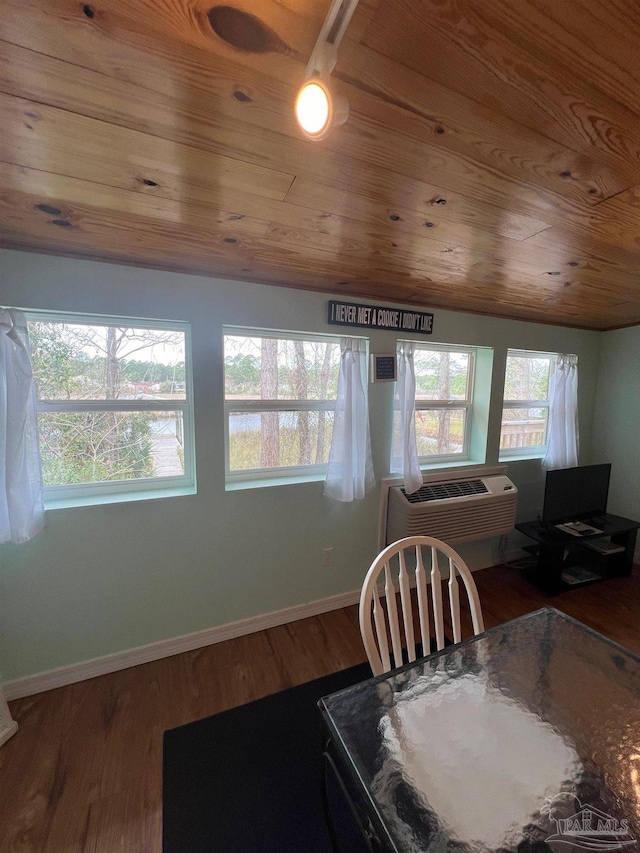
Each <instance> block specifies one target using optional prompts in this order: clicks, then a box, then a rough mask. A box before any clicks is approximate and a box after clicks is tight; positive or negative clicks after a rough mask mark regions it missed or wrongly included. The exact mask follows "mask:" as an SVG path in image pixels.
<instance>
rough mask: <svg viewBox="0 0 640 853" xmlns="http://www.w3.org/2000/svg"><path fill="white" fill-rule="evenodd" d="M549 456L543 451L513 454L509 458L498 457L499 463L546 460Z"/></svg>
mask: <svg viewBox="0 0 640 853" xmlns="http://www.w3.org/2000/svg"><path fill="white" fill-rule="evenodd" d="M546 455H547V451H546V450H541V451H539V452H538V453H513V454H509V456H498V462H504V463H505V464H507V463H508V462H524V461H526V460H527V459H544V457H545V456H546Z"/></svg>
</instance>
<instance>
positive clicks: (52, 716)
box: [0, 566, 640, 853]
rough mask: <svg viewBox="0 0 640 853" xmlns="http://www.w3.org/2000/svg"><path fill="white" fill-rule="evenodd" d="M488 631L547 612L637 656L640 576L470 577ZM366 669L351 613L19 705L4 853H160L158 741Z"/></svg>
mask: <svg viewBox="0 0 640 853" xmlns="http://www.w3.org/2000/svg"><path fill="white" fill-rule="evenodd" d="M474 577H475V579H476V583H477V585H478V589H479V592H480V598H481V602H482V608H483V612H484V616H485V623H486V626H487V627H492V626H494V625H497V624H499V623H501V622H504V621H507V620H509V619H512V618H514V617H516V616H519V615H521V614H523V613H527V612H529V611H531V610H535V609H537V608H538V607H541V606H543V605H546V604H551V605H552V606H554V607H557V608H558V609H560V610H563V611H564V612H566V613H568V614H569V615H571V616H574V617H575V618H577V619H580V620H581V621H583V622H585V623H586V624H588V625H590V626H592V627H593V628H595V629H596V630H598V631H601V632H602V633H603V634H606V635H607V636H608V637H610V638H611V639H613V640H616V641H617V642H619V643H622V644H623V645H625V646H627V647H628V648H629V649H631V650H633V651H634V652H636V653H640V569H639V568H637V567H636V569H635V570H634V574H633V576H631V577H629V578H621V579H618V580H612V581H606V582H604V583H600V584H597V585H594V586H590V587H585V588H583V589H576V590H572V591H571V592H567V593H564V594H562V595H561V596H558V597H557V598H553V599H549V598H547V597H545V596H544V595H542V593H540V592H538V591H537V590H536V589H535V588H534V587H532V586H530V585H529V584H527V583H526V582H525V581H524V580H522V579H521V578H520V576H519V575H518V573H517V571H516V570H514V569H507V568H505V567H502V566H498V567H494V568H491V569H485V570H484V571H481V572H477V573H475V575H474ZM364 658H365V656H364V651H363V648H362V644H361V641H360V632H359V629H358V624H357V611H356V607H355V606H354V607H349V608H345V609H342V610H336V611H334V612H332V613H326V614H324V615H321V616H316V617H312V618H310V619H304V620H301V621H299V622H294V623H291V624H289V625H284V626H281V627H278V628H272V629H270V630H268V631H262V632H260V633H257V634H252V635H250V636H247V637H241V638H239V639H235V640H229V641H227V642H225V643H220V644H218V645H215V646H209V647H207V648H204V649H199V650H196V651H193V652H188V653H185V654H181V655H176V656H175V657H171V658H165V659H164V660H160V661H155V662H153V663H149V664H145V665H143V666H138V667H134V668H132V669H128V670H124V671H122V672H117V673H113V674H111V675H105V676H102V677H101V678H94V679H92V680H90V681H85V682H82V683H80V684H74V685H72V686H70V687H63V688H60V689H58V690H52V691H49V692H47V693H42V694H39V695H37V696H31V697H27V698H25V699H20V700H17V701H16V702H13V703H12V704H11V710H12V713H13V715H14V717H15V719H16V720H17V721H18V723H19V725H20V729H19V732H18V734H17V735H16V736H15V737H14V738H12V740H10V741H9V742H8V743H7V744H6V745H5V746H3V747H2V749H0V850H2V851H3V853H159V851H160V850H161V847H162V839H161V822H162V734H163V732H164V730H165V729H170V728H173V727H175V726H179V725H182V724H184V723H188V722H190V721H192V720H197V719H199V718H202V717H206V716H209V715H210V714H215V713H217V712H219V711H223V710H225V709H227V708H231V707H234V706H236V705H239V704H242V703H245V702H250V701H252V700H254V699H258V698H260V697H262V696H265V695H267V694H269V693H273V692H275V691H277V690H282V689H285V688H287V687H291V686H293V685H295V684H300V683H302V682H304V681H308V680H310V679H313V678H319V677H321V676H323V675H326V674H328V673H330V672H333V671H336V670H339V669H343V668H345V667H349V666H352V665H354V664H356V663H359V662H361V661H363V660H364Z"/></svg>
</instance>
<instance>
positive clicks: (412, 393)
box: [391, 341, 422, 495]
mask: <svg viewBox="0 0 640 853" xmlns="http://www.w3.org/2000/svg"><path fill="white" fill-rule="evenodd" d="M396 355H397V360H398V380H397V382H396V401H395V412H394V417H395V423H394V428H393V441H392V442H391V471H392V473H394V474H401V475H402V477H403V479H404V488H405V491H406V493H407V494H409V495H410V494H412V493H413V492H417V491H418V489H419V488H420V487H421V486H422V471H421V470H420V463H419V461H418V445H417V442H416V373H415V367H414V363H413V343H412V342H411V341H398V344H397V347H396Z"/></svg>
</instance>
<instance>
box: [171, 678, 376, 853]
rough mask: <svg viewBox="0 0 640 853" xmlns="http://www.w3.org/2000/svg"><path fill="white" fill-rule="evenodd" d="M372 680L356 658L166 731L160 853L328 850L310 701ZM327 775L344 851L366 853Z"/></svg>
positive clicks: (315, 716) (317, 734)
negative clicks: (356, 663)
mask: <svg viewBox="0 0 640 853" xmlns="http://www.w3.org/2000/svg"><path fill="white" fill-rule="evenodd" d="M370 677H371V670H370V669H369V666H368V664H360V665H359V666H355V667H352V668H351V669H346V670H344V671H342V672H337V673H334V674H333V675H328V676H326V677H325V678H319V679H317V680H316V681H310V682H308V683H307V684H302V685H300V686H299V687H293V688H291V689H290V690H283V691H281V692H280V693H275V694H274V695H272V696H267V697H265V698H264V699H259V700H258V701H257V702H252V703H250V704H249V705H242V706H240V707H239V708H233V709H232V710H230V711H224V712H223V713H221V714H216V715H215V716H213V717H208V718H207V719H204V720H199V721H198V722H195V723H189V724H188V725H186V726H181V727H180V728H177V729H171V730H170V731H167V732H165V735H164V776H163V779H164V786H163V853H331V845H330V841H329V835H328V832H327V829H326V824H325V819H324V814H323V811H322V801H321V797H320V790H321V752H322V730H321V725H320V712H319V710H318V708H317V704H316V703H317V702H318V700H319V699H320V698H321V697H322V696H326V695H327V694H329V693H334V692H335V691H336V690H342V689H343V688H344V687H348V686H350V685H351V684H356V683H357V682H359V681H364V680H365V679H366V678H370ZM330 779H331V776H330ZM331 781H332V784H331V787H330V804H331V813H332V816H333V820H334V823H335V825H336V828H337V830H338V834H339V837H340V841H341V847H342V849H343V850H344V851H345V853H346V851H349V853H364V851H366V850H367V849H368V848H367V846H366V844H365V842H364V840H363V839H362V837H361V835H360V832H359V829H358V827H357V825H356V824H355V821H354V819H353V817H352V815H351V812H350V809H349V806H348V805H347V804H346V802H345V800H344V798H343V796H342V793H341V792H340V790H339V789H338V786H337V784H336V783H335V782H334V781H333V780H331Z"/></svg>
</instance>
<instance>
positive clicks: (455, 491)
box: [400, 480, 489, 504]
mask: <svg viewBox="0 0 640 853" xmlns="http://www.w3.org/2000/svg"><path fill="white" fill-rule="evenodd" d="M400 491H401V492H402V493H403V495H404V496H405V498H406V499H407V500H408V501H409V503H412V504H419V503H426V501H440V500H443V499H445V498H463V497H468V496H469V495H484V494H487V493H488V491H489V490H488V489H487V487H486V486H485V484H484V483H483V481H482V480H461V481H460V482H452V483H434V484H433V485H430V486H429V485H427V486H422V487H421V488H419V489H418V491H417V492H413V494H411V495H408V494H407V493H406V492H405V490H404V489H400Z"/></svg>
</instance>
